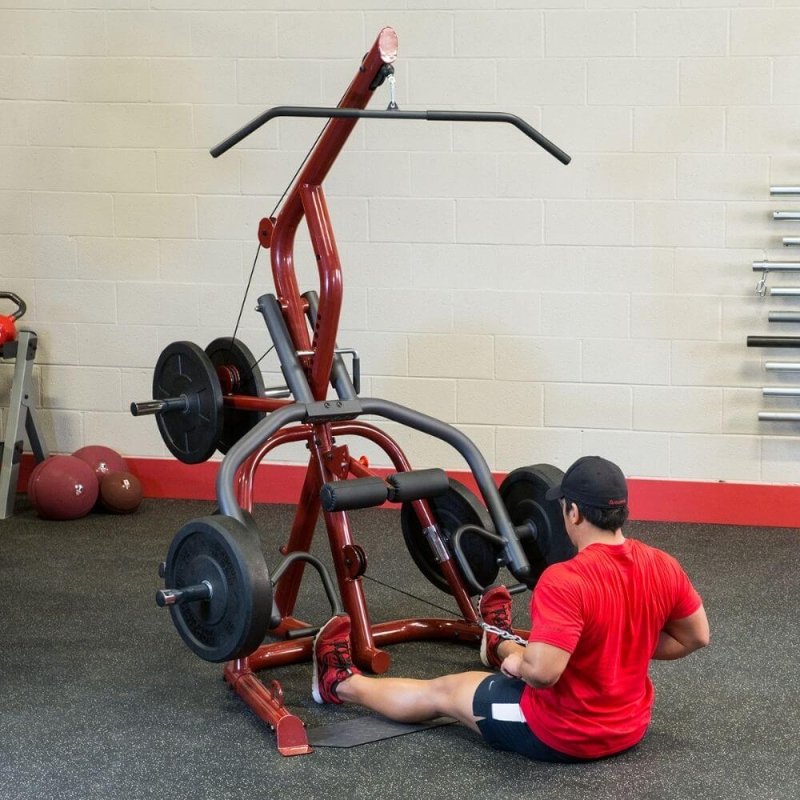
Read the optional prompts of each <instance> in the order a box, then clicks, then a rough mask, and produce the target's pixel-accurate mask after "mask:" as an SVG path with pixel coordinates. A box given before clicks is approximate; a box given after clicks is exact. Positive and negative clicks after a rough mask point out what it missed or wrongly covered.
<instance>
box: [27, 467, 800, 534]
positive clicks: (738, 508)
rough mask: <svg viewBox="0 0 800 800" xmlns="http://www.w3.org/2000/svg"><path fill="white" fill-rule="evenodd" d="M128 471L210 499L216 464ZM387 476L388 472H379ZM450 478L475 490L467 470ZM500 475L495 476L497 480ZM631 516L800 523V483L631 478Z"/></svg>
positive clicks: (149, 482) (287, 486)
mask: <svg viewBox="0 0 800 800" xmlns="http://www.w3.org/2000/svg"><path fill="white" fill-rule="evenodd" d="M126 460H127V462H128V466H129V468H130V471H131V472H133V473H134V474H135V475H136V476H137V477H138V478H139V479H140V480H141V482H142V488H143V491H144V495H145V497H171V498H179V499H187V500H213V499H214V497H215V490H214V480H215V478H216V474H217V469H218V462H213V461H207V462H205V463H203V464H195V465H188V464H182V463H181V462H179V461H174V460H172V459H163V458H128V459H126ZM32 468H33V458H32V457H31V456H30V455H26V456H25V457H24V458H23V462H22V465H21V469H20V482H19V489H20V491H25V487H26V485H27V481H28V476H29V475H30V471H31V469H32ZM305 469H306V468H305V467H304V466H300V465H291V464H262V465H261V466H260V467H259V470H258V478H257V480H256V485H255V495H254V497H255V501H256V502H257V503H295V502H297V498H298V497H299V495H300V488H301V486H302V483H303V477H304V476H305ZM377 471H378V472H383V473H385V474H388V473H389V472H391V470H389V469H386V470H377ZM450 474H451V475H452V477H454V478H457V479H458V480H460V481H462V482H463V483H466V484H467V485H468V486H469V487H470V488H471V489H473V491H475V483H474V481H473V479H472V475H471V473H464V472H451V473H450ZM502 479H503V475H502V474H497V475H495V480H496V481H497V482H498V483H499V482H500V481H501V480H502ZM629 485H630V495H631V497H630V504H631V518H632V519H636V520H653V521H659V522H704V523H716V524H721V525H755V526H770V527H782V528H794V527H800V486H796V485H775V484H761V483H726V482H720V481H718V482H710V481H676V480H667V479H660V478H659V479H655V478H631V479H630V480H629Z"/></svg>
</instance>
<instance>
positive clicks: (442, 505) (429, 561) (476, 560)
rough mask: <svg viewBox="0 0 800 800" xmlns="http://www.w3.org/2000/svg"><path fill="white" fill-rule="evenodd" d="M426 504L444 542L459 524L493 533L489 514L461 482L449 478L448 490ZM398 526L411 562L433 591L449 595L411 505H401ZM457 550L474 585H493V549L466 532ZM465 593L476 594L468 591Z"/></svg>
mask: <svg viewBox="0 0 800 800" xmlns="http://www.w3.org/2000/svg"><path fill="white" fill-rule="evenodd" d="M428 503H429V504H430V507H431V512H432V513H433V517H434V519H435V520H436V524H437V525H438V527H439V532H440V533H441V535H442V538H443V539H444V540H445V542H446V543H449V541H450V537H451V536H452V535H453V534H454V533H455V532H456V531H457V530H458V529H459V528H460V527H461V526H462V525H477V526H479V527H481V528H484V529H485V530H487V531H489V532H490V533H494V526H493V525H492V520H491V517H490V516H489V512H488V511H487V510H486V509H485V508H484V507H483V505H482V503H481V502H480V501H479V500H478V498H477V497H476V496H475V495H474V494H473V493H472V492H471V491H470V490H469V489H467V487H466V486H464V484H463V483H459V482H458V481H456V480H453V479H452V478H451V479H450V488H449V489H448V490H447V491H446V492H445V493H444V494H441V495H439V496H438V497H432V498H429V499H428ZM400 524H401V526H402V529H403V538H404V539H405V542H406V547H407V548H408V552H409V553H411V558H413V559H414V563H415V564H416V565H417V566H418V567H419V569H420V571H421V572H422V574H423V575H424V576H425V577H426V578H427V579H428V580H429V581H430V582H431V583H432V584H433V585H434V586H436V588H437V589H441V590H442V591H443V592H447V593H448V594H452V591H451V589H450V585H449V584H448V583H447V581H446V580H445V577H444V575H443V574H442V571H441V569H440V568H439V563H438V562H437V561H436V559H435V558H434V556H433V552H432V551H431V547H430V545H429V544H428V540H427V539H426V538H425V534H424V533H423V532H422V526H421V525H420V522H419V519H418V518H417V515H416V513H415V512H414V507H413V506H412V504H411V503H403V508H402V511H401V513H400ZM461 547H462V549H463V551H464V555H465V556H466V558H467V561H468V562H469V565H470V566H471V567H472V571H473V572H474V573H475V578H476V579H477V581H478V583H480V584H481V585H482V586H488V585H489V584H491V583H494V579H495V578H496V577H497V573H498V572H499V571H500V565H499V564H498V563H497V552H496V551H495V548H494V546H493V545H492V544H491V543H490V542H489V541H487V540H486V539H483V538H481V537H480V536H479V535H478V534H477V533H470V532H467V533H465V534H464V535H463V536H462V537H461ZM467 591H469V592H470V593H471V594H476V592H474V591H472V590H471V589H469V588H468V589H467Z"/></svg>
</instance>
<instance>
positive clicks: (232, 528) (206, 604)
mask: <svg viewBox="0 0 800 800" xmlns="http://www.w3.org/2000/svg"><path fill="white" fill-rule="evenodd" d="M203 581H208V582H209V583H210V584H211V599H210V600H194V601H190V602H185V603H181V604H178V605H173V606H170V613H171V614H172V621H173V623H174V624H175V628H176V629H177V631H178V633H179V634H180V636H181V638H182V639H183V641H184V642H186V644H187V645H188V647H189V649H190V650H191V651H192V652H193V653H195V654H196V655H198V656H200V658H202V659H204V660H206V661H217V662H218V661H230V660H232V659H236V658H244V657H245V656H247V655H250V653H252V652H254V651H255V650H256V649H257V648H258V646H259V645H260V644H261V643H262V641H263V640H264V637H265V636H266V634H267V630H268V628H269V622H270V615H271V613H272V583H271V581H270V577H269V571H268V570H267V565H266V562H265V561H264V555H263V553H262V552H261V542H260V540H259V538H258V534H257V533H256V531H255V529H252V528H249V527H247V526H245V525H243V524H242V523H241V522H239V521H238V520H236V519H234V518H233V517H226V516H214V517H202V518H200V519H195V520H192V521H191V522H188V523H187V524H186V525H184V526H183V527H182V528H181V529H180V530H179V531H178V532H177V533H176V534H175V537H174V538H173V540H172V544H171V545H170V547H169V552H168V554H167V561H166V569H165V573H164V585H165V586H166V587H167V588H169V589H182V588H183V587H186V586H194V585H197V584H200V583H202V582H203Z"/></svg>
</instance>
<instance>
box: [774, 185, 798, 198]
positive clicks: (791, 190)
mask: <svg viewBox="0 0 800 800" xmlns="http://www.w3.org/2000/svg"><path fill="white" fill-rule="evenodd" d="M769 193H770V194H771V195H784V196H785V195H791V194H794V195H800V186H770V187H769Z"/></svg>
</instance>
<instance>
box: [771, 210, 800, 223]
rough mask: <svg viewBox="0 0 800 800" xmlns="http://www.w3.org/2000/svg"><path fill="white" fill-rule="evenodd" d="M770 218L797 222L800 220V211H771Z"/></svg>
mask: <svg viewBox="0 0 800 800" xmlns="http://www.w3.org/2000/svg"><path fill="white" fill-rule="evenodd" d="M772 219H775V220H779V221H780V220H783V221H784V222H797V221H798V220H800V211H773V212H772Z"/></svg>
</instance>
